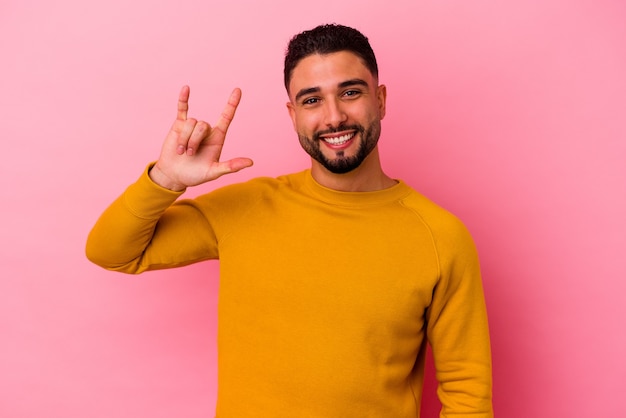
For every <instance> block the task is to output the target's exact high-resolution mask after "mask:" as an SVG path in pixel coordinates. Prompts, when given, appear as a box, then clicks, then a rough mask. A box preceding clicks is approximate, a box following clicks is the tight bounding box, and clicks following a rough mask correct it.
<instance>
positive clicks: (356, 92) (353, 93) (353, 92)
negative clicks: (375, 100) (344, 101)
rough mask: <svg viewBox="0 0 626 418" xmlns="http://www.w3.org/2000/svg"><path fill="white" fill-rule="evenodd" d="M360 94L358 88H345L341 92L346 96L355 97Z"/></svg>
mask: <svg viewBox="0 0 626 418" xmlns="http://www.w3.org/2000/svg"><path fill="white" fill-rule="evenodd" d="M360 94H361V92H360V91H359V90H346V91H345V92H344V93H343V96H344V97H348V98H355V97H358V96H359V95H360Z"/></svg>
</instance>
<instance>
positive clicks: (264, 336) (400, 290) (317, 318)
mask: <svg viewBox="0 0 626 418" xmlns="http://www.w3.org/2000/svg"><path fill="white" fill-rule="evenodd" d="M285 87H286V88H287V92H288V95H289V102H288V103H287V108H288V111H289V115H290V116H291V119H292V121H293V126H294V128H295V130H296V132H297V134H298V137H299V139H300V143H301V145H302V147H303V148H304V150H305V151H306V152H307V153H309V155H310V156H311V168H310V170H305V171H302V172H299V173H295V174H290V175H285V176H281V177H278V178H275V179H273V178H259V179H255V180H251V181H249V182H246V183H242V184H236V185H230V186H226V187H223V188H220V189H217V190H216V191H213V192H211V193H208V194H206V195H203V196H200V197H198V198H196V199H193V200H178V201H177V198H178V197H179V196H180V195H181V193H182V192H183V191H184V190H185V189H186V188H187V187H190V186H194V185H198V184H202V183H204V182H207V181H212V180H215V179H216V178H218V177H220V176H221V175H223V174H227V173H232V172H236V171H239V170H241V169H243V168H246V167H248V166H250V165H251V164H252V161H251V160H249V159H247V158H236V159H232V160H229V161H220V159H219V158H220V152H221V148H222V146H223V144H224V139H225V137H226V133H227V130H228V126H229V125H230V122H231V121H232V119H233V117H234V115H235V110H236V108H237V105H238V103H239V99H240V96H241V93H240V91H239V90H238V89H236V90H234V91H233V93H232V95H231V97H230V99H229V101H228V104H227V105H226V107H225V109H224V111H223V113H222V115H221V117H220V119H219V121H218V123H217V124H216V125H215V126H214V127H211V126H209V125H208V124H207V123H206V122H202V121H196V120H195V119H191V118H188V117H187V110H188V98H189V88H187V87H184V88H183V89H182V91H181V93H180V97H179V101H178V116H177V119H176V120H175V122H174V124H173V126H172V128H171V130H170V132H169V133H168V135H167V137H166V139H165V142H164V144H163V148H162V151H161V155H160V157H159V159H158V161H157V162H156V163H155V164H151V165H149V166H148V168H147V169H146V171H145V172H144V174H143V175H142V176H141V177H140V179H139V180H138V181H137V182H136V183H134V184H133V185H131V186H130V187H129V188H128V189H127V190H126V191H125V192H124V194H123V195H122V196H121V197H120V198H118V199H117V200H116V201H115V202H114V203H113V204H112V205H111V206H110V207H109V208H108V209H107V210H106V211H105V212H104V214H103V215H102V216H101V218H100V219H99V221H98V222H97V224H96V225H95V226H94V228H93V230H92V232H91V234H90V236H89V239H88V242H87V254H88V257H89V258H90V259H91V260H92V261H93V262H95V263H97V264H99V265H101V266H103V267H105V268H107V269H110V270H116V271H122V272H126V273H140V272H142V271H146V270H151V269H160V268H170V267H176V266H182V265H186V264H189V263H194V262H198V261H202V260H208V259H219V260H220V271H221V279H220V295H219V298H220V303H219V313H218V318H219V319H218V321H219V327H218V353H219V354H218V385H219V389H218V400H217V416H218V417H224V418H228V417H236V418H245V417H255V418H257V417H271V418H277V417H290V418H292V417H298V418H306V417H320V418H321V417H324V418H331V417H337V418H339V417H341V418H345V417H359V418H362V417H377V418H380V417H393V418H400V417H403V418H404V417H417V416H419V410H420V400H421V390H422V381H423V371H424V355H425V352H426V344H427V342H429V343H430V344H431V346H432V351H433V354H434V359H435V366H436V370H437V379H438V381H439V390H438V394H439V397H440V399H441V402H442V405H443V408H442V415H441V416H442V417H461V416H468V417H469V416H471V417H473V418H478V417H481V418H486V417H491V416H493V413H492V407H491V360H490V348H489V335H488V326H487V317H486V311H485V304H484V299H483V291H482V284H481V279H480V272H479V265H478V260H477V255H476V252H475V248H474V245H473V242H472V239H471V237H470V235H469V234H468V232H467V230H466V229H465V228H464V226H463V225H462V224H461V222H460V221H459V220H457V219H456V218H455V217H454V216H452V215H451V214H449V213H448V212H446V211H445V210H443V209H441V208H440V207H438V206H436V205H435V204H434V203H432V202H430V201H429V200H427V199H426V198H425V197H423V196H422V195H420V194H419V193H417V192H416V191H414V190H412V189H411V188H410V187H409V186H408V185H406V184H405V183H404V182H402V181H399V180H394V179H392V178H390V177H389V176H387V175H386V174H385V173H384V171H383V169H382V167H381V164H380V161H379V154H378V147H377V142H378V139H379V136H380V132H381V120H382V119H383V117H384V116H385V99H386V89H385V86H384V85H379V84H378V68H377V64H376V59H375V57H374V53H373V51H372V50H371V47H370V45H369V43H368V41H367V38H365V37H364V36H363V35H362V34H361V33H359V32H358V31H356V30H354V29H352V28H348V27H344V26H339V25H324V26H319V27H317V28H315V29H312V30H310V31H306V32H303V33H301V34H299V35H296V36H295V37H294V38H293V39H292V40H291V42H290V44H289V48H288V51H287V55H286V58H285Z"/></svg>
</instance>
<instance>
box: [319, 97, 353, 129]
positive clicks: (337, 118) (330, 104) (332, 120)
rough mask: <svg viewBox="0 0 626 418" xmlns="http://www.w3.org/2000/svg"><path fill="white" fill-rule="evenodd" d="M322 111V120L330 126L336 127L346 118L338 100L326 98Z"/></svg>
mask: <svg viewBox="0 0 626 418" xmlns="http://www.w3.org/2000/svg"><path fill="white" fill-rule="evenodd" d="M324 111H325V114H324V116H325V120H324V122H325V123H326V126H328V127H330V128H336V127H338V126H340V125H341V124H343V123H345V121H346V120H347V119H348V117H347V115H346V112H345V110H344V109H343V106H342V105H341V103H340V102H339V101H338V100H326V102H325V106H324Z"/></svg>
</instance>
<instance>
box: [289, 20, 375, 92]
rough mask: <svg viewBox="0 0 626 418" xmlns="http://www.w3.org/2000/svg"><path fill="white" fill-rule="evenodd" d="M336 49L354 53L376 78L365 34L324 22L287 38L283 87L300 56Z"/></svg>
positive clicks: (372, 53) (330, 51) (336, 50)
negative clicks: (288, 39)
mask: <svg viewBox="0 0 626 418" xmlns="http://www.w3.org/2000/svg"><path fill="white" fill-rule="evenodd" d="M339 51H350V52H353V53H354V54H356V55H358V56H359V57H360V58H361V59H362V60H363V63H364V64H365V66H366V67H367V69H368V70H369V71H370V72H371V73H372V75H373V76H374V77H376V78H378V64H377V63H376V56H375V55H374V51H373V50H372V47H371V46H370V43H369V41H368V40H367V38H366V37H365V36H364V35H363V34H362V33H361V32H359V31H358V30H356V29H353V28H350V27H348V26H343V25H337V24H326V25H320V26H317V27H316V28H313V29H311V30H307V31H304V32H302V33H299V34H297V35H295V36H294V37H293V38H291V40H290V41H289V45H288V46H287V52H286V54H285V68H284V76H285V88H286V89H287V91H289V82H290V81H291V76H292V74H293V70H294V68H296V65H298V63H299V62H300V61H301V60H302V59H303V58H306V57H308V56H309V55H312V54H322V55H324V54H331V53H333V52H339Z"/></svg>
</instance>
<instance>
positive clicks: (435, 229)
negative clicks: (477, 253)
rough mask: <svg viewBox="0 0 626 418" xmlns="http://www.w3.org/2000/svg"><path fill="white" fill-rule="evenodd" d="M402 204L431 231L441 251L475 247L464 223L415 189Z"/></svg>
mask: <svg viewBox="0 0 626 418" xmlns="http://www.w3.org/2000/svg"><path fill="white" fill-rule="evenodd" d="M401 204H402V205H403V206H404V207H405V208H406V209H407V210H410V211H412V212H413V213H414V214H415V216H417V217H418V218H419V219H420V222H422V223H423V224H424V226H425V227H426V228H427V229H428V230H429V231H430V233H431V236H432V239H433V241H434V243H435V245H436V246H437V247H438V248H439V250H450V249H464V250H470V249H473V247H474V242H473V239H472V237H471V234H470V232H469V230H468V229H467V227H466V226H465V224H464V223H463V221H461V219H460V218H459V217H457V216H456V215H455V214H453V213H452V212H450V211H449V210H447V209H445V208H443V207H442V206H440V205H439V204H437V203H435V202H434V201H432V200H431V199H429V198H428V197H426V196H424V195H423V194H421V193H420V192H418V191H416V190H415V189H411V192H410V193H408V194H407V195H406V197H405V198H404V199H402V201H401Z"/></svg>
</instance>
